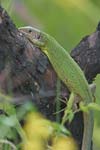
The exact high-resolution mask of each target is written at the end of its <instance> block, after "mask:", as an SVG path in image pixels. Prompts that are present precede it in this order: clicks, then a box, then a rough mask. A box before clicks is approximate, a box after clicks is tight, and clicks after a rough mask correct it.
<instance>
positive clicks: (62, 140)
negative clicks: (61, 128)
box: [52, 135, 78, 150]
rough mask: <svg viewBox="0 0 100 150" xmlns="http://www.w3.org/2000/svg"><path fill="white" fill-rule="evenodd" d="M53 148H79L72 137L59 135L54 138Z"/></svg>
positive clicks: (72, 149)
mask: <svg viewBox="0 0 100 150" xmlns="http://www.w3.org/2000/svg"><path fill="white" fill-rule="evenodd" d="M52 150H78V146H77V144H76V142H75V141H74V139H73V138H72V137H68V136H65V135H58V136H56V137H54V138H53V139H52Z"/></svg>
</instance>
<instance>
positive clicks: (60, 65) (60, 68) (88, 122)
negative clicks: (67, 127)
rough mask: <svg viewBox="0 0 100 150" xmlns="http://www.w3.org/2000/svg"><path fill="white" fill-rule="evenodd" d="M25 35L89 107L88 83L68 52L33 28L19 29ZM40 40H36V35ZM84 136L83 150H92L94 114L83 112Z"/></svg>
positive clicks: (51, 38)
mask: <svg viewBox="0 0 100 150" xmlns="http://www.w3.org/2000/svg"><path fill="white" fill-rule="evenodd" d="M19 29H20V30H21V31H22V32H24V33H25V35H26V37H27V38H28V39H29V40H30V41H31V42H32V43H33V44H35V45H36V46H38V47H39V48H41V51H43V52H44V53H45V54H46V55H47V57H48V58H49V60H50V62H51V64H52V66H53V68H54V69H55V71H56V73H57V75H58V76H59V78H60V79H61V80H62V81H63V83H64V84H65V85H66V86H67V87H68V89H69V90H70V91H71V92H73V93H74V94H75V95H77V96H79V97H80V100H81V101H82V102H84V105H87V104H89V103H91V102H92V101H93V97H92V93H91V91H90V88H89V85H88V82H87V80H86V78H85V76H84V74H83V72H82V70H81V69H80V67H79V66H78V65H77V63H76V62H75V61H74V60H73V59H72V57H71V56H70V55H69V54H68V52H67V51H66V50H65V49H64V48H63V47H62V46H61V45H60V44H59V43H58V42H57V41H56V40H55V39H54V38H53V37H52V36H50V35H48V34H46V33H44V32H41V31H39V30H37V29H35V28H33V27H21V28H19ZM35 34H36V35H38V36H39V37H40V38H39V39H36V37H35V36H34V35H35ZM83 118H84V134H83V141H82V150H90V149H91V138H92V132H93V112H92V111H88V112H83Z"/></svg>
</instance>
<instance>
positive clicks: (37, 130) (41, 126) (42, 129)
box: [24, 112, 53, 140]
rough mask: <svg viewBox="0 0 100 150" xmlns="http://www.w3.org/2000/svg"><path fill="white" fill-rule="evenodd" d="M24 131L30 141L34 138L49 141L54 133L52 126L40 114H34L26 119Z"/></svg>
mask: <svg viewBox="0 0 100 150" xmlns="http://www.w3.org/2000/svg"><path fill="white" fill-rule="evenodd" d="M24 131H25V132H26V135H27V137H28V138H29V139H32V138H33V137H38V138H42V139H44V140H47V139H48V138H49V137H50V135H51V134H52V132H53V127H52V124H51V122H50V121H49V120H47V119H45V118H43V116H42V115H40V114H39V113H36V112H35V113H34V112H32V113H31V114H29V115H28V116H27V117H26V122H25V125H24Z"/></svg>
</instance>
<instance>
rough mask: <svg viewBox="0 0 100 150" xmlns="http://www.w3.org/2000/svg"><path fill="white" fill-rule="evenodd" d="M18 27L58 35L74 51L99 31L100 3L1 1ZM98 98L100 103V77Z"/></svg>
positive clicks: (99, 140) (98, 129) (98, 128)
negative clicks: (86, 38) (82, 40)
mask: <svg viewBox="0 0 100 150" xmlns="http://www.w3.org/2000/svg"><path fill="white" fill-rule="evenodd" d="M1 3H2V5H3V7H4V8H6V10H7V11H8V12H9V15H10V16H11V17H12V19H13V21H14V23H15V24H16V26H17V27H20V26H26V25H30V26H34V27H36V28H39V29H41V30H44V31H46V32H47V33H49V34H51V35H52V36H54V37H55V38H56V39H57V41H59V43H60V44H61V45H62V46H63V47H64V48H66V50H68V51H70V50H71V49H73V48H74V47H75V46H76V44H77V43H79V41H80V40H81V39H82V37H84V36H86V35H88V34H91V33H92V32H94V31H95V30H96V26H97V24H98V22H99V21H100V0H1ZM95 82H96V84H97V89H96V99H97V103H99V104H100V75H98V76H97V78H96V79H95ZM99 113H100V112H95V129H94V143H95V144H94V145H95V146H94V150H100V116H99Z"/></svg>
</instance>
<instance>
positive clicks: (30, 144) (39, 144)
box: [22, 138, 45, 150]
mask: <svg viewBox="0 0 100 150" xmlns="http://www.w3.org/2000/svg"><path fill="white" fill-rule="evenodd" d="M22 150H45V145H44V143H43V141H41V140H38V139H36V138H35V139H34V140H29V141H27V142H26V143H24V144H23V145H22Z"/></svg>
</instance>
